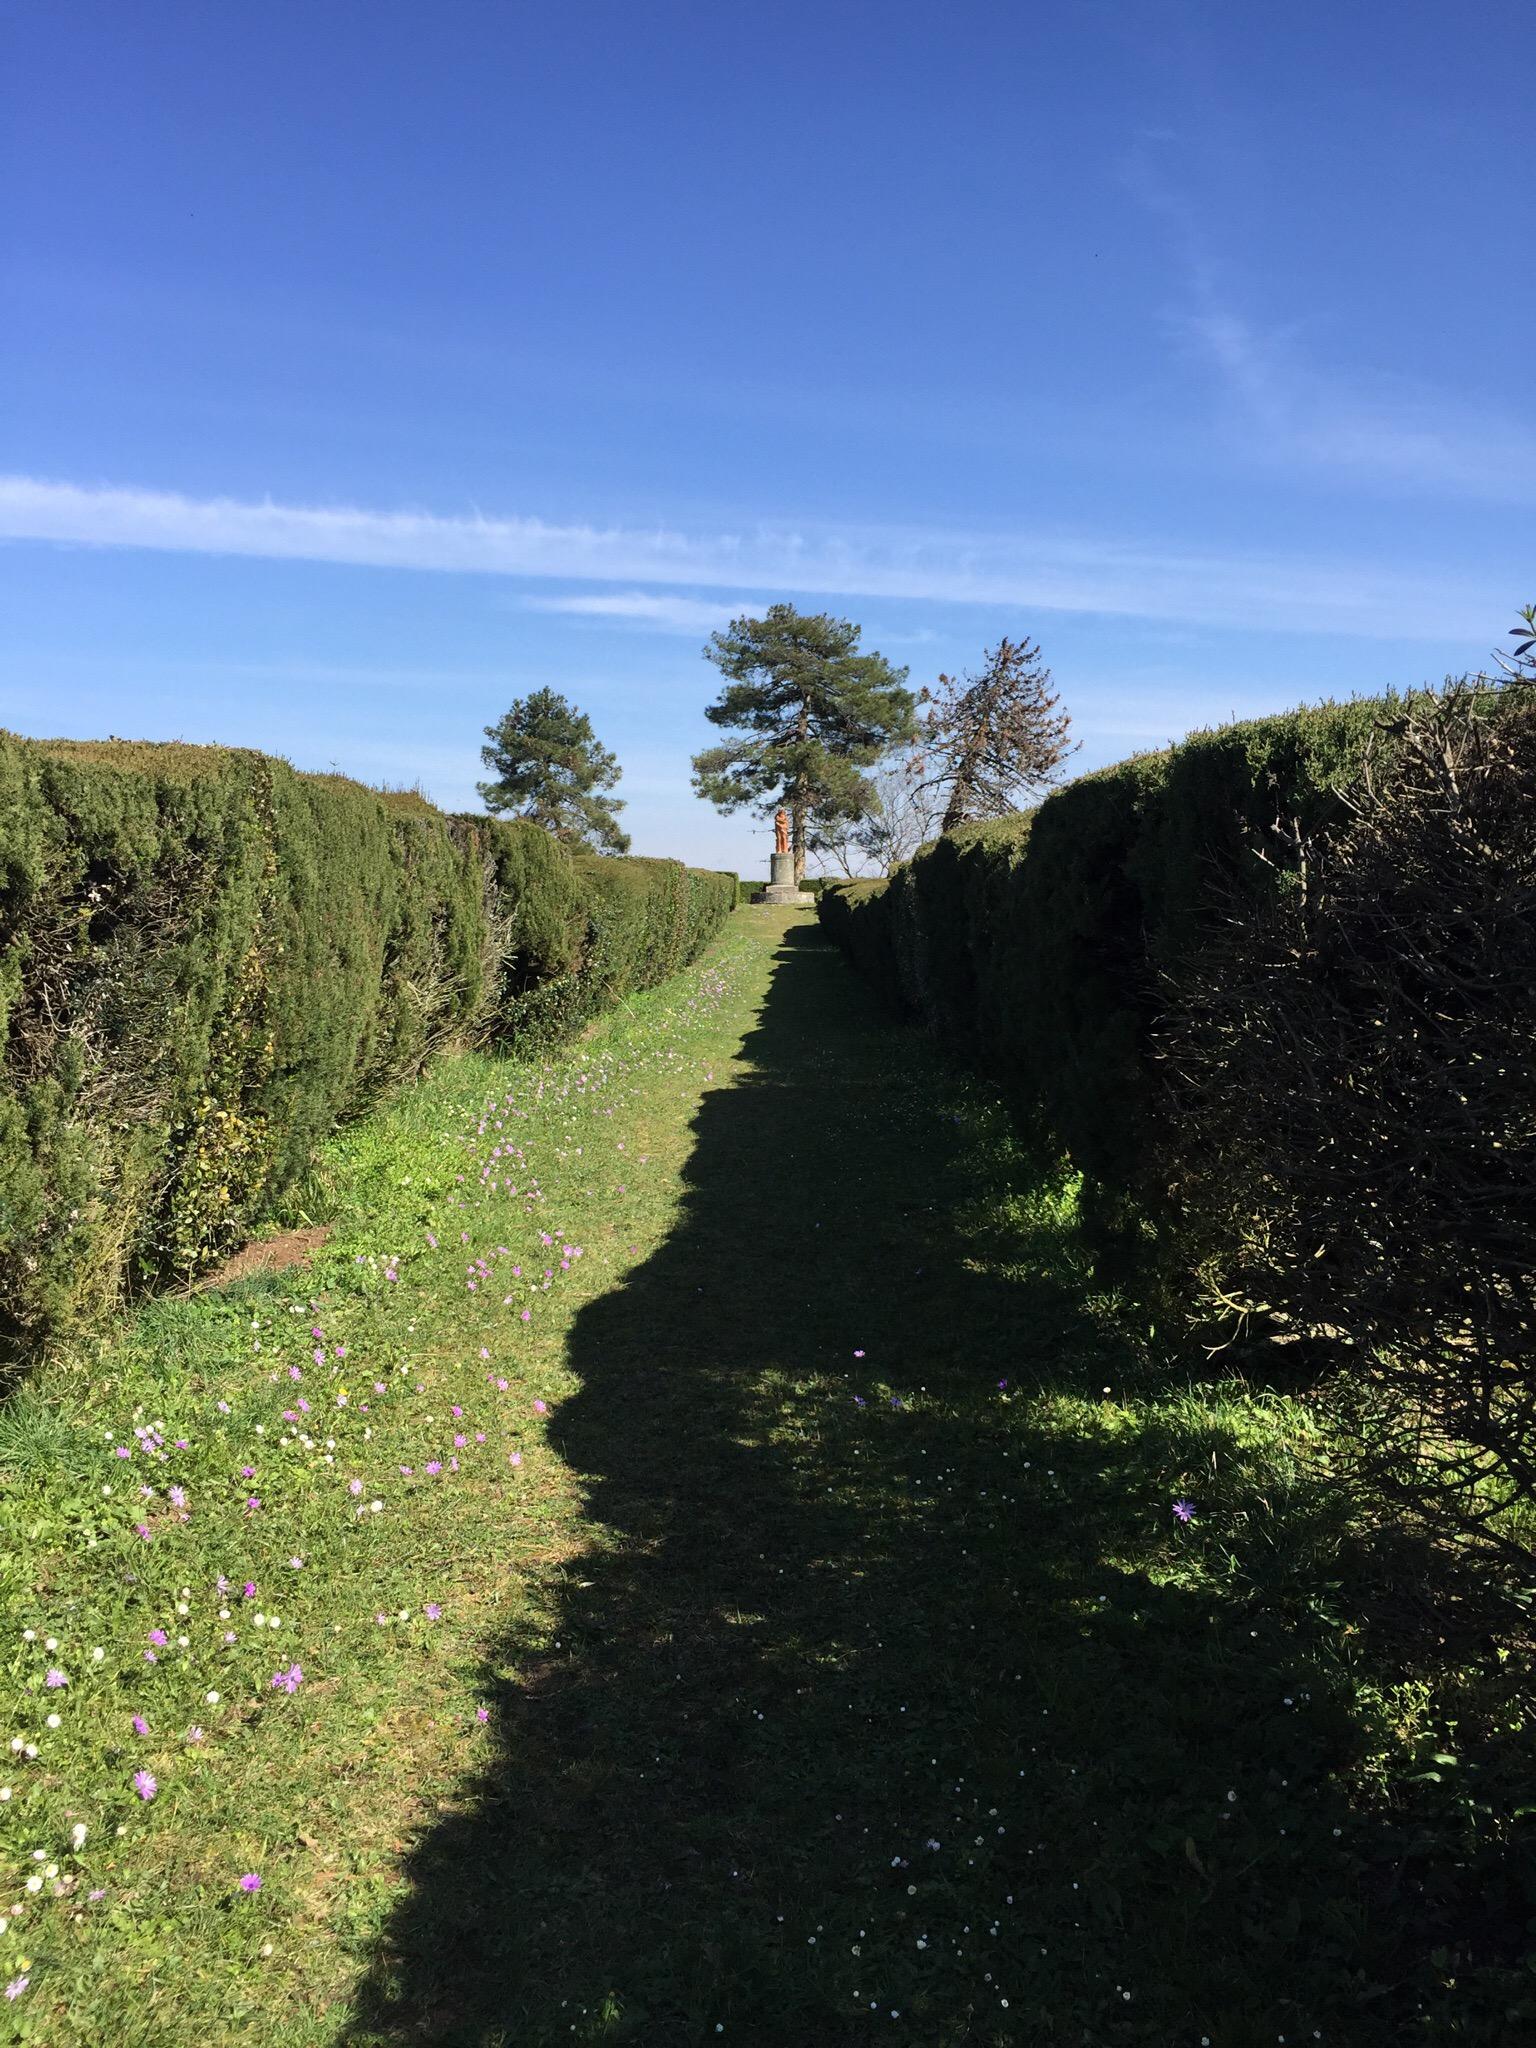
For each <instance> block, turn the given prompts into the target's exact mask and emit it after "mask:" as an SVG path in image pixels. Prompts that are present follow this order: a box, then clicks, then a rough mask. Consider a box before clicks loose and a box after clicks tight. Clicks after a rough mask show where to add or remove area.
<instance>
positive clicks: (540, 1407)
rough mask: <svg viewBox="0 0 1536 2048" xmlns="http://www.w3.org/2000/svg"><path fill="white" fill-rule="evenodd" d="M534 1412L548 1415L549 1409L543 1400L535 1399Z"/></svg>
mask: <svg viewBox="0 0 1536 2048" xmlns="http://www.w3.org/2000/svg"><path fill="white" fill-rule="evenodd" d="M533 1412H534V1414H535V1415H547V1414H548V1413H549V1409H548V1406H547V1405H546V1404H545V1403H544V1402H543V1401H535V1402H534V1404H533Z"/></svg>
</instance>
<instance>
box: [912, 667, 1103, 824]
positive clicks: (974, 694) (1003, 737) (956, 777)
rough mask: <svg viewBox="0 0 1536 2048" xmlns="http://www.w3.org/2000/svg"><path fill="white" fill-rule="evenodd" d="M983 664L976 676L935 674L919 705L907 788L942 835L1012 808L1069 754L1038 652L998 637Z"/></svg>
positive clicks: (1064, 719)
mask: <svg viewBox="0 0 1536 2048" xmlns="http://www.w3.org/2000/svg"><path fill="white" fill-rule="evenodd" d="M984 660H985V666H984V668H983V669H982V672H981V674H980V675H979V676H960V677H955V676H943V675H941V676H940V677H939V682H938V688H937V689H936V690H924V691H923V692H922V695H921V697H920V698H919V700H918V701H919V702H920V703H923V704H926V705H928V706H929V710H928V714H927V718H926V720H925V722H924V724H923V727H922V735H921V740H922V744H921V751H920V753H919V754H918V755H916V756H915V758H914V761H913V777H914V784H915V787H916V788H917V789H918V790H919V791H921V792H922V793H923V794H924V795H925V796H927V797H928V798H929V799H930V800H931V801H932V802H933V803H934V805H935V808H937V809H938V810H939V811H940V829H941V831H944V832H953V831H954V829H955V827H956V826H957V825H963V824H965V823H966V822H967V821H968V820H970V819H973V818H1003V817H1007V816H1008V815H1009V814H1010V813H1011V812H1013V811H1017V810H1019V809H1020V808H1021V807H1022V803H1023V800H1024V799H1025V798H1027V797H1029V796H1030V795H1032V794H1033V793H1034V792H1035V791H1037V790H1040V789H1043V788H1044V787H1045V785H1046V784H1047V783H1049V782H1050V781H1051V780H1052V779H1053V777H1054V776H1055V773H1056V770H1057V769H1058V768H1059V767H1060V765H1061V763H1062V762H1063V761H1064V760H1065V759H1066V757H1067V755H1068V754H1070V753H1072V752H1074V751H1075V748H1074V747H1073V746H1069V745H1068V744H1067V731H1068V728H1069V726H1070V724H1071V719H1070V718H1069V716H1068V714H1067V713H1066V712H1065V711H1061V710H1058V708H1057V707H1058V706H1059V704H1060V702H1061V698H1060V696H1059V695H1057V694H1056V693H1055V692H1054V691H1053V690H1052V688H1051V672H1050V670H1049V669H1048V668H1047V667H1046V666H1045V665H1044V663H1043V662H1042V661H1041V659H1040V649H1039V648H1038V647H1037V646H1035V645H1034V643H1033V642H1032V641H1030V640H1000V641H999V642H998V644H997V646H996V647H995V648H994V649H992V650H990V651H989V652H988V653H987V654H986V655H985V657H984Z"/></svg>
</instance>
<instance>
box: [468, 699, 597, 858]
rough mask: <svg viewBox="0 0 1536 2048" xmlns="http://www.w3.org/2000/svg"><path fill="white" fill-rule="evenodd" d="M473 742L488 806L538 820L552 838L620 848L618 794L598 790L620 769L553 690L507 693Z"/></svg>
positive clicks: (589, 725) (572, 707) (581, 715)
mask: <svg viewBox="0 0 1536 2048" xmlns="http://www.w3.org/2000/svg"><path fill="white" fill-rule="evenodd" d="M485 736H486V738H487V740H489V742H490V745H489V746H485V747H482V748H481V749H480V757H481V759H482V760H483V761H484V762H485V765H486V766H487V768H491V769H493V770H494V771H495V773H496V780H495V781H494V782H482V783H480V784H479V785H478V788H479V791H480V794H481V796H482V797H483V798H484V800H485V807H486V809H487V810H488V811H496V812H511V813H512V814H513V815H514V816H516V817H519V818H527V819H528V820H529V821H530V822H531V823H533V824H535V825H542V826H543V827H544V829H545V830H546V831H547V832H553V833H554V835H555V836H556V838H557V839H565V840H574V841H577V842H580V843H581V844H584V845H587V846H594V847H596V848H597V849H598V850H599V851H600V852H603V853H625V852H627V851H628V848H629V835H628V833H626V832H624V831H623V830H622V829H621V828H620V825H619V821H618V813H619V812H620V811H622V810H623V808H624V804H623V800H622V799H621V798H618V797H611V796H604V795H603V794H602V792H603V791H604V790H607V789H612V787H613V785H614V784H615V783H616V782H617V781H618V779H619V775H620V773H621V771H620V768H619V764H618V762H617V760H616V759H615V758H614V756H613V755H612V754H611V753H610V752H609V750H608V749H607V748H606V747H605V746H603V745H602V744H601V743H600V742H599V740H598V739H597V737H596V735H595V734H594V732H593V730H592V721H591V719H590V718H588V717H587V716H586V714H585V713H584V712H581V711H578V710H577V709H576V707H575V705H574V704H569V703H567V701H566V700H565V698H564V697H562V696H560V695H559V694H558V693H557V692H556V691H554V690H535V691H534V692H533V694H532V695H531V696H528V697H519V698H517V699H515V700H514V702H513V704H512V706H511V709H510V710H509V711H507V712H506V714H505V715H504V716H503V717H502V718H501V719H500V720H499V722H498V723H497V724H495V725H488V726H487V727H486V728H485Z"/></svg>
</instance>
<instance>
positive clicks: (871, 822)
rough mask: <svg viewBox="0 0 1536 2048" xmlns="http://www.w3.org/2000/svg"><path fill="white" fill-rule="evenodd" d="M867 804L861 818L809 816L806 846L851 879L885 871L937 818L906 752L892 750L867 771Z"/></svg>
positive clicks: (907, 854) (905, 856)
mask: <svg viewBox="0 0 1536 2048" xmlns="http://www.w3.org/2000/svg"><path fill="white" fill-rule="evenodd" d="M868 781H869V808H868V810H867V811H866V813H865V815H864V816H863V817H862V818H847V817H837V816H834V817H822V816H820V815H813V816H812V819H811V835H810V849H811V852H812V853H813V854H815V855H816V856H817V857H818V858H819V859H820V860H821V861H822V862H823V863H825V864H826V865H828V866H829V867H831V868H833V869H835V870H836V871H837V873H838V874H841V875H847V876H848V877H849V878H850V879H856V878H858V877H859V876H869V875H889V874H893V873H894V872H895V870H896V869H897V868H899V867H900V866H901V864H902V862H903V861H905V860H910V859H911V858H912V856H913V854H914V853H916V851H917V849H918V848H919V847H920V846H921V845H922V843H923V841H924V840H925V839H931V838H932V837H933V834H934V831H935V830H936V828H937V824H938V819H937V815H936V811H935V807H934V804H933V802H932V800H931V798H929V797H927V796H925V795H924V793H923V792H922V790H921V789H919V787H918V786H917V784H916V783H915V782H914V780H913V778H912V773H911V765H910V760H909V758H908V757H906V756H903V755H894V756H892V757H890V758H889V759H887V760H885V761H883V762H881V764H880V766H879V767H878V768H875V769H873V770H871V771H870V773H869V776H868Z"/></svg>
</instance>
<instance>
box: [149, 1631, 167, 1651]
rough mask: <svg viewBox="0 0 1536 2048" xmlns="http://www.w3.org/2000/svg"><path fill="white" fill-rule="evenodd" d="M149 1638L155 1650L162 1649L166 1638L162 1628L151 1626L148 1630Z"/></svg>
mask: <svg viewBox="0 0 1536 2048" xmlns="http://www.w3.org/2000/svg"><path fill="white" fill-rule="evenodd" d="M149 1640H150V1641H151V1642H152V1643H153V1644H154V1646H155V1648H156V1649H157V1650H163V1649H164V1648H165V1645H166V1642H167V1640H168V1638H167V1636H166V1633H165V1630H164V1629H163V1628H152V1629H151V1630H150V1632H149Z"/></svg>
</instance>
